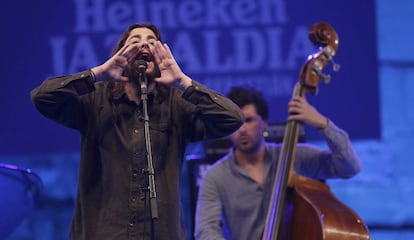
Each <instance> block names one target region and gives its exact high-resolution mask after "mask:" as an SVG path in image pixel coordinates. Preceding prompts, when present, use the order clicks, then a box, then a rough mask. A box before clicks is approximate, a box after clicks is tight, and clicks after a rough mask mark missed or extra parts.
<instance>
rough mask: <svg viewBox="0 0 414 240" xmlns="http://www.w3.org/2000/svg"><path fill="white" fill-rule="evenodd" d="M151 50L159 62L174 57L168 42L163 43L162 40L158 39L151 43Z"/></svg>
mask: <svg viewBox="0 0 414 240" xmlns="http://www.w3.org/2000/svg"><path fill="white" fill-rule="evenodd" d="M150 50H151V52H152V54H153V55H154V58H155V61H156V62H157V63H160V62H162V61H163V60H165V59H169V58H171V59H173V56H172V53H171V50H170V48H169V47H168V45H167V44H166V43H164V44H162V43H161V42H160V41H156V42H155V44H154V45H150Z"/></svg>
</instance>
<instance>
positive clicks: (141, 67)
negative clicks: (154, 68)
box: [135, 59, 148, 74]
mask: <svg viewBox="0 0 414 240" xmlns="http://www.w3.org/2000/svg"><path fill="white" fill-rule="evenodd" d="M147 67H148V63H147V62H146V61H145V60H144V59H138V60H136V61H135V68H136V69H137V70H138V73H142V74H144V73H145V70H147Z"/></svg>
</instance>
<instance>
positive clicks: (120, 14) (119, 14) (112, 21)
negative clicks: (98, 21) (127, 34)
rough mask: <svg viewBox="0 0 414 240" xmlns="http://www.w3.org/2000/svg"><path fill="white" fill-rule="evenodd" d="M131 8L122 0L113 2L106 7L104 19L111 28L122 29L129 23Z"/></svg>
mask: <svg viewBox="0 0 414 240" xmlns="http://www.w3.org/2000/svg"><path fill="white" fill-rule="evenodd" d="M131 17H132V10H131V8H130V6H128V4H126V3H123V2H117V3H113V4H112V5H110V6H109V7H108V14H107V16H106V19H107V20H108V25H109V26H110V27H111V29H114V30H119V31H122V30H124V29H125V26H127V25H128V24H130V20H131Z"/></svg>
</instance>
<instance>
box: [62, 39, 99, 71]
mask: <svg viewBox="0 0 414 240" xmlns="http://www.w3.org/2000/svg"><path fill="white" fill-rule="evenodd" d="M97 64H98V59H97V57H96V55H95V52H94V51H93V47H92V42H91V40H90V39H89V38H88V37H79V38H78V41H77V42H76V43H75V47H74V49H73V53H72V55H71V58H70V62H69V66H68V72H70V73H73V72H78V71H80V70H85V69H88V68H90V67H91V66H96V65H97Z"/></svg>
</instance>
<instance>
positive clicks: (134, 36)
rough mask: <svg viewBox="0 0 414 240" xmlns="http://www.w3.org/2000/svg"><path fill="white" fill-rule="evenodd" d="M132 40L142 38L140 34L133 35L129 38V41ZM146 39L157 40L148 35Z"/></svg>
mask: <svg viewBox="0 0 414 240" xmlns="http://www.w3.org/2000/svg"><path fill="white" fill-rule="evenodd" d="M132 38H139V39H141V38H142V36H141V34H135V35H132V36H130V37H129V39H132ZM147 39H148V40H152V39H155V40H156V39H157V37H155V36H152V35H149V36H148V37H147Z"/></svg>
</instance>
